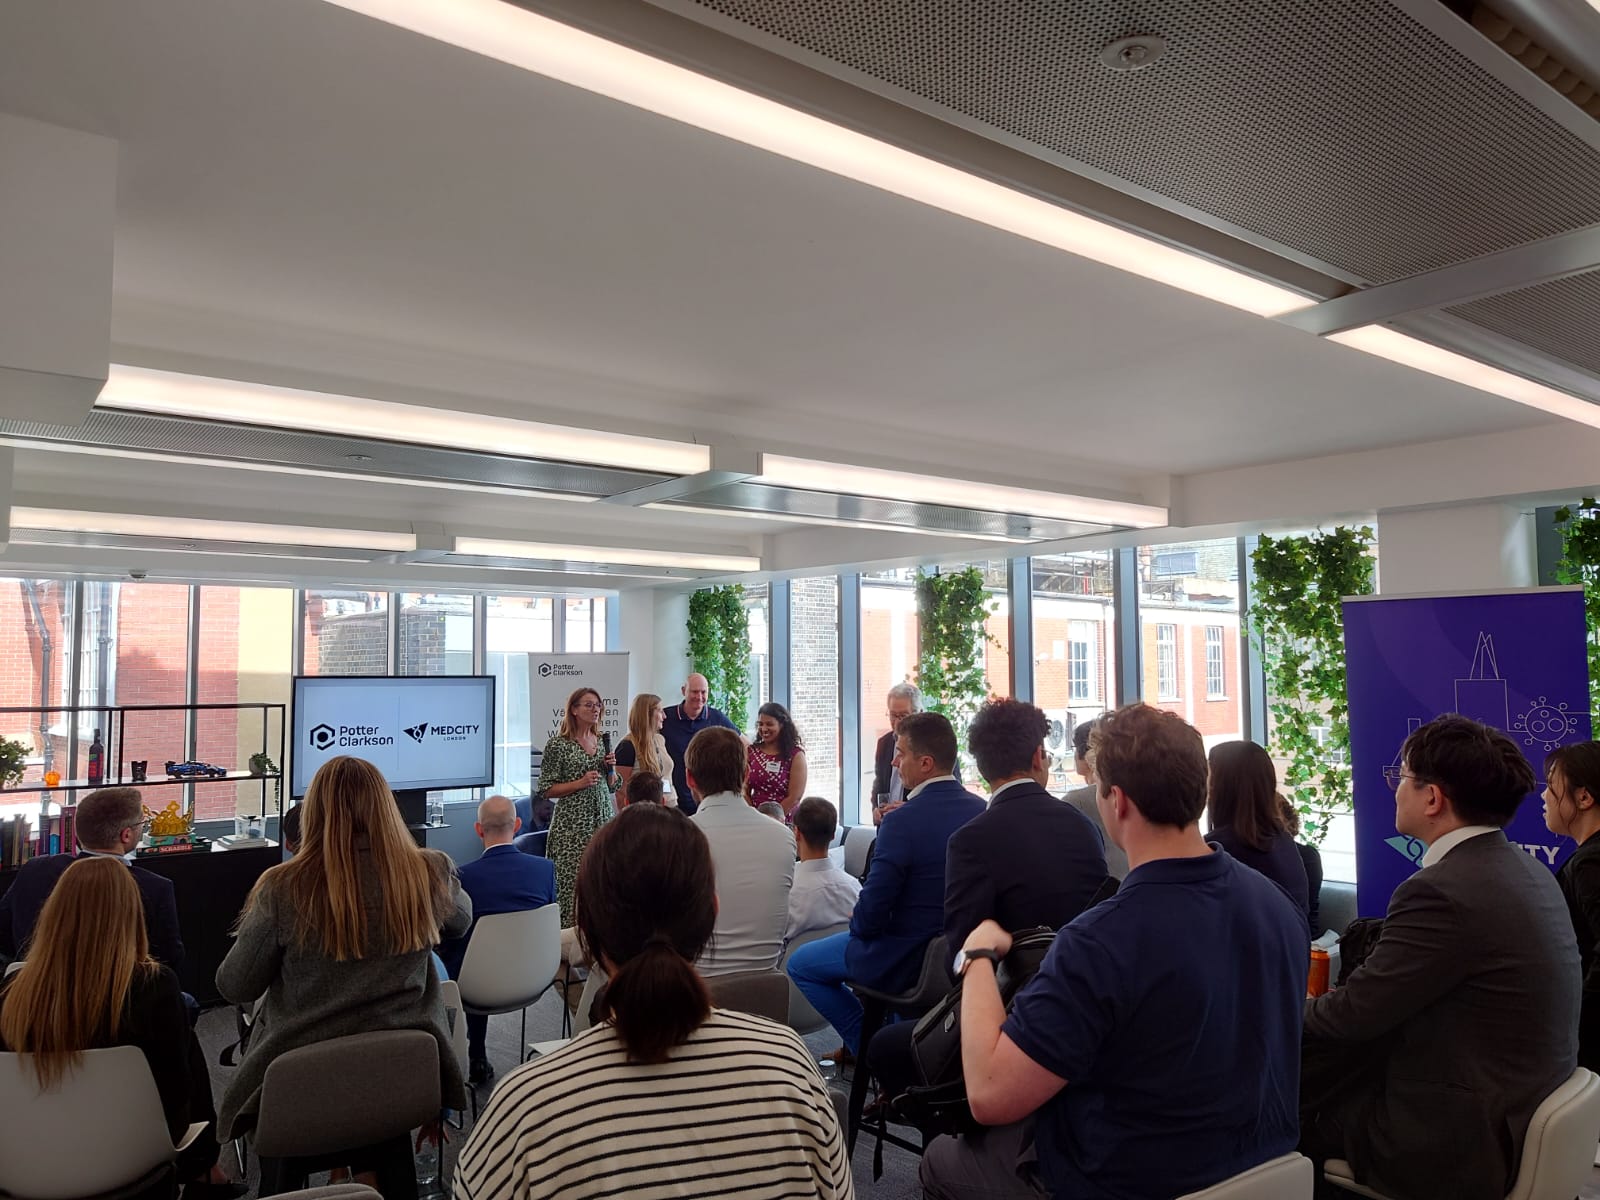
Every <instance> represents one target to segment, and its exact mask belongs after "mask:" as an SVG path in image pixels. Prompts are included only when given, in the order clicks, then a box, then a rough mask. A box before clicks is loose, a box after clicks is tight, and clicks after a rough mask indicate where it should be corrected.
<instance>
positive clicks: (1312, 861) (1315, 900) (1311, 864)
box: [1278, 793, 1322, 937]
mask: <svg viewBox="0 0 1600 1200" xmlns="http://www.w3.org/2000/svg"><path fill="white" fill-rule="evenodd" d="M1278 812H1279V814H1280V815H1281V816H1282V817H1283V825H1284V828H1285V829H1287V830H1288V831H1289V836H1290V837H1292V838H1294V839H1295V843H1294V848H1295V850H1296V852H1298V853H1299V855H1300V865H1301V866H1303V867H1304V868H1305V870H1306V901H1307V904H1306V916H1307V917H1308V918H1309V920H1308V924H1310V926H1311V936H1312V937H1317V936H1318V935H1320V934H1321V933H1322V851H1320V850H1318V849H1317V848H1316V847H1315V846H1313V845H1312V844H1311V843H1310V842H1302V841H1301V840H1300V812H1299V810H1298V809H1296V808H1295V806H1294V805H1292V804H1290V803H1289V800H1288V798H1287V797H1286V796H1284V795H1282V794H1281V793H1280V794H1279V796H1278Z"/></svg>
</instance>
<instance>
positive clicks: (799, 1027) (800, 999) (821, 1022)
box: [778, 925, 850, 1034]
mask: <svg viewBox="0 0 1600 1200" xmlns="http://www.w3.org/2000/svg"><path fill="white" fill-rule="evenodd" d="M849 928H850V926H849V925H829V926H828V927H827V928H825V929H813V930H811V931H810V932H808V933H802V934H801V935H800V936H799V937H797V938H795V939H794V940H793V941H792V942H790V943H789V944H788V945H787V946H786V947H784V951H783V957H782V958H781V959H779V960H778V970H779V971H782V972H785V973H787V972H788V970H789V958H790V956H791V955H793V954H794V952H795V951H796V950H798V949H800V947H801V946H804V945H806V944H807V943H809V942H815V941H818V940H819V939H821V938H825V937H832V936H833V935H834V934H836V933H843V932H844V931H845V930H847V929H849ZM788 1025H789V1028H790V1029H793V1030H794V1031H795V1032H796V1033H799V1034H807V1033H816V1032H818V1031H819V1030H822V1029H826V1028H827V1026H828V1022H827V1019H826V1018H825V1017H823V1015H822V1014H821V1013H819V1012H818V1011H817V1010H816V1008H815V1007H814V1006H813V1005H812V1003H811V1001H809V1000H807V999H806V996H805V993H804V992H802V991H801V990H800V989H799V987H797V986H796V985H795V982H794V980H792V979H791V980H789V1021H788Z"/></svg>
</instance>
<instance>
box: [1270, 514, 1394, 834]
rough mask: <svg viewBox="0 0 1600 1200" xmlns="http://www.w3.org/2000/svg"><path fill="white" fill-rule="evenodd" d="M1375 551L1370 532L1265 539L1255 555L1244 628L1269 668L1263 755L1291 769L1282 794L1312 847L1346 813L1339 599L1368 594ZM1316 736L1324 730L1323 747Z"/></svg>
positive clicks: (1346, 739)
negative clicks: (1268, 722)
mask: <svg viewBox="0 0 1600 1200" xmlns="http://www.w3.org/2000/svg"><path fill="white" fill-rule="evenodd" d="M1372 542H1373V532H1372V529H1371V527H1370V526H1366V525H1363V526H1361V527H1360V528H1359V529H1351V528H1348V527H1346V526H1340V527H1338V528H1336V529H1331V530H1327V531H1322V530H1319V531H1317V532H1316V533H1309V534H1302V535H1297V536H1285V537H1279V538H1273V537H1266V536H1263V537H1262V538H1261V540H1260V544H1259V545H1258V546H1257V547H1256V549H1255V551H1254V552H1253V553H1252V554H1251V560H1252V561H1253V562H1254V564H1255V582H1254V585H1253V586H1252V588H1251V591H1250V624H1251V632H1252V636H1253V638H1254V640H1255V642H1256V646H1257V648H1258V649H1259V650H1260V652H1261V660H1262V663H1263V665H1264V667H1265V669H1266V676H1267V696H1268V699H1269V703H1268V706H1267V707H1268V709H1269V710H1270V711H1271V714H1272V738H1271V745H1270V746H1269V747H1268V749H1269V750H1270V751H1271V752H1272V754H1273V756H1274V757H1275V758H1280V759H1283V760H1286V761H1287V764H1288V765H1287V766H1286V767H1285V769H1284V776H1283V785H1284V789H1285V791H1286V792H1287V793H1288V795H1289V798H1290V801H1291V803H1293V804H1294V806H1295V807H1296V808H1297V809H1298V810H1299V811H1300V813H1301V828H1302V829H1303V831H1304V835H1305V836H1306V837H1307V838H1309V839H1311V840H1313V841H1317V842H1320V841H1321V840H1322V839H1323V837H1325V836H1326V835H1327V832H1328V820H1329V818H1330V817H1331V816H1333V815H1335V814H1338V813H1346V812H1349V811H1350V807H1351V792H1350V769H1349V766H1348V764H1349V759H1350V719H1349V705H1348V702H1347V701H1346V698H1345V670H1344V614H1343V610H1342V609H1341V608H1340V600H1341V598H1343V597H1345V596H1364V595H1367V594H1369V593H1370V592H1371V591H1372V588H1373V560H1372V556H1371V554H1370V553H1369V552H1368V551H1369V548H1370V547H1371V545H1372ZM1317 727H1326V728H1327V730H1328V734H1327V738H1326V740H1325V741H1324V742H1322V743H1320V744H1319V742H1318V740H1317V736H1316V734H1315V732H1313V731H1314V729H1315V728H1317Z"/></svg>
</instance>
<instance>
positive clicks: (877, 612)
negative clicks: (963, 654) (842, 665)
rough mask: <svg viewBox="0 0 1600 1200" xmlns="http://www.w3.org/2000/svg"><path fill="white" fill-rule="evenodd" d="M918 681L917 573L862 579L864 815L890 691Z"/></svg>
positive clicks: (871, 574)
mask: <svg viewBox="0 0 1600 1200" xmlns="http://www.w3.org/2000/svg"><path fill="white" fill-rule="evenodd" d="M916 675H917V573H916V571H914V570H912V569H910V568H905V569H902V570H895V571H872V572H868V573H865V574H863V575H862V576H861V750H860V754H861V758H860V762H861V781H860V796H861V807H862V811H863V812H865V811H866V810H867V806H868V805H869V804H870V803H871V792H872V776H873V772H874V769H875V758H876V755H877V751H878V739H879V738H881V737H882V736H883V735H884V734H885V733H887V732H889V706H888V693H889V689H890V688H892V687H893V686H894V685H895V684H897V683H914V682H915V681H916Z"/></svg>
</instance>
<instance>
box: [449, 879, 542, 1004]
mask: <svg viewBox="0 0 1600 1200" xmlns="http://www.w3.org/2000/svg"><path fill="white" fill-rule="evenodd" d="M560 969H561V909H560V907H559V906H558V905H555V904H546V905H545V906H544V907H543V908H530V909H524V910H523V911H522V912H509V913H495V914H494V915H492V916H487V917H480V918H479V919H478V923H477V924H476V925H474V926H473V927H472V937H471V939H469V940H468V942H467V956H466V958H465V959H464V960H463V961H462V963H461V973H460V974H459V975H458V976H456V982H457V983H459V984H460V985H461V999H462V1001H463V1002H464V1003H465V1004H466V1006H467V1007H468V1008H469V1009H476V1010H478V1011H482V1012H512V1011H515V1010H516V1009H519V1008H523V1007H525V1006H526V1005H528V1004H531V1003H533V1001H535V1000H537V999H538V998H539V997H540V996H541V995H543V994H544V991H545V989H546V988H548V987H549V986H550V983H551V981H552V980H554V979H555V977H556V972H557V971H559V970H560Z"/></svg>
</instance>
